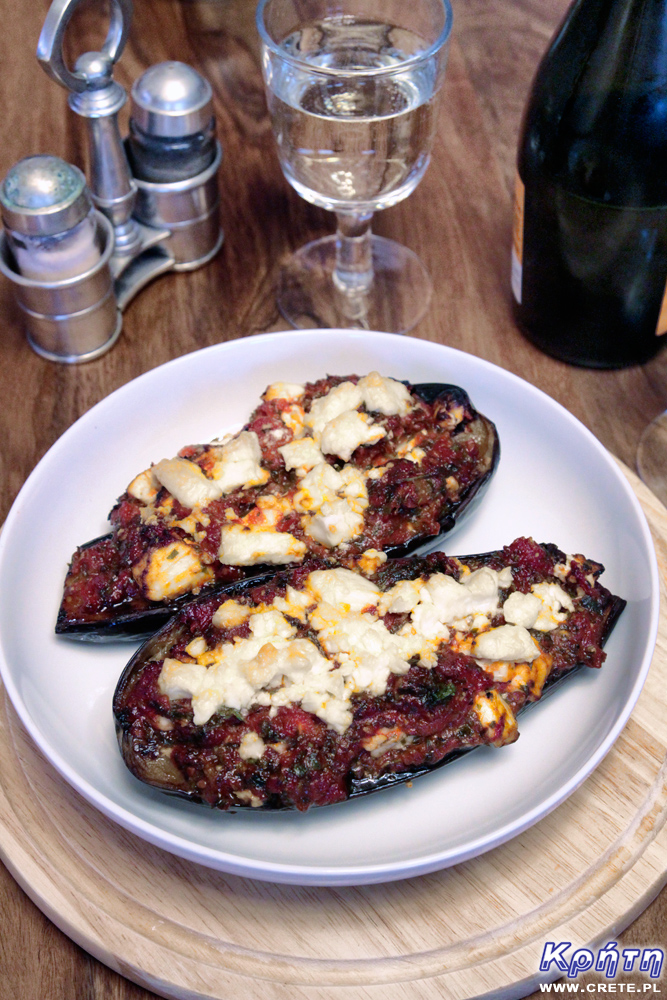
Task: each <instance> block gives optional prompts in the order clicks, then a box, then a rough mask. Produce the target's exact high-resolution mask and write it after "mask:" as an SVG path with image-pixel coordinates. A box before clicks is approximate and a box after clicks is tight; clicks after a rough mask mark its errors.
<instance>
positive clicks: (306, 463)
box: [278, 437, 324, 475]
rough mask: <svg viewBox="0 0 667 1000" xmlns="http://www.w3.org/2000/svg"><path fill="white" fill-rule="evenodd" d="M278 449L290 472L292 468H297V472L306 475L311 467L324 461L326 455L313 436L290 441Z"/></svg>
mask: <svg viewBox="0 0 667 1000" xmlns="http://www.w3.org/2000/svg"><path fill="white" fill-rule="evenodd" d="M278 451H279V452H280V454H281V455H282V457H283V459H284V461H285V468H286V469H287V471H288V472H289V470H290V469H296V470H297V473H302V474H303V475H305V474H306V472H308V470H309V469H312V468H314V467H315V466H316V465H320V464H321V463H322V462H324V455H323V454H322V452H321V451H320V449H319V448H318V447H317V444H316V442H315V441H314V440H313V438H310V437H304V438H298V439H297V440H296V441H290V442H289V444H284V445H283V446H282V447H281V448H278Z"/></svg>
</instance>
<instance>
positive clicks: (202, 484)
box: [153, 458, 222, 508]
mask: <svg viewBox="0 0 667 1000" xmlns="http://www.w3.org/2000/svg"><path fill="white" fill-rule="evenodd" d="M153 475H154V476H155V478H156V479H157V480H158V482H159V483H161V484H162V485H163V486H164V488H165V489H167V490H169V492H170V493H171V495H172V496H173V497H175V498H176V500H178V502H179V503H180V504H182V505H183V506H184V507H190V508H192V507H200V506H204V505H205V504H207V503H210V501H211V500H218V499H219V498H220V497H221V496H222V488H221V486H220V484H219V483H214V482H212V481H211V480H210V479H207V478H206V476H205V475H204V473H203V472H202V471H201V469H200V468H199V466H198V465H195V463H194V462H190V461H189V460H188V459H187V458H163V459H162V461H161V462H158V463H157V465H154V466H153Z"/></svg>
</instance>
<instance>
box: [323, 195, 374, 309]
mask: <svg viewBox="0 0 667 1000" xmlns="http://www.w3.org/2000/svg"><path fill="white" fill-rule="evenodd" d="M372 218H373V213H372V212H336V222H337V229H336V265H335V267H334V272H333V281H334V284H335V286H336V288H338V290H339V291H341V292H343V293H346V294H348V295H354V294H355V293H359V292H364V291H367V290H368V289H369V288H370V287H371V285H372V283H373V256H372V253H371V219H372Z"/></svg>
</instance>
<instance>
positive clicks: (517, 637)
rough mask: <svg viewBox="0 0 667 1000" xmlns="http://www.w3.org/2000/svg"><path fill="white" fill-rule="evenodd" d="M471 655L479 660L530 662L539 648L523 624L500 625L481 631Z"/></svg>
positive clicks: (536, 655) (537, 653)
mask: <svg viewBox="0 0 667 1000" xmlns="http://www.w3.org/2000/svg"><path fill="white" fill-rule="evenodd" d="M472 651H473V656H475V657H478V658H479V659H481V660H491V661H496V660H509V661H510V662H513V663H523V662H526V663H531V662H532V661H533V660H535V659H537V657H538V656H539V655H540V648H539V646H538V645H537V643H536V642H535V640H534V639H533V637H532V636H531V634H530V632H529V631H528V629H526V628H524V627H523V625H500V626H499V627H498V628H491V629H489V630H488V631H487V632H481V633H480V634H479V635H478V636H477V637H476V638H475V640H474V642H473V646H472Z"/></svg>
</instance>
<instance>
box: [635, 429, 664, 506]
mask: <svg viewBox="0 0 667 1000" xmlns="http://www.w3.org/2000/svg"><path fill="white" fill-rule="evenodd" d="M637 471H638V472H639V475H640V476H641V479H642V481H643V482H645V483H646V485H647V486H648V488H649V489H650V490H652V491H653V493H655V495H656V496H657V498H658V500H660V501H661V502H662V503H663V504H664V505H665V506H666V507H667V410H665V411H664V412H663V413H660V414H659V415H658V416H657V417H656V418H655V420H652V421H651V423H650V424H649V425H648V426H647V427H645V428H644V431H643V433H642V436H641V437H640V439H639V446H638V448H637Z"/></svg>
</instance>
